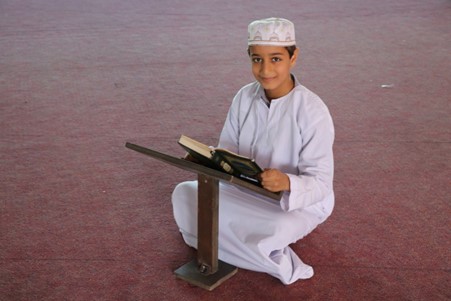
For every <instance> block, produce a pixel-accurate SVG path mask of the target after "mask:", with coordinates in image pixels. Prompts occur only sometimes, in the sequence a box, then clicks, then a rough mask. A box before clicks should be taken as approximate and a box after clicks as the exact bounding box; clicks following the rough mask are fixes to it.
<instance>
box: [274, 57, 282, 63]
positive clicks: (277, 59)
mask: <svg viewBox="0 0 451 301" xmlns="http://www.w3.org/2000/svg"><path fill="white" fill-rule="evenodd" d="M281 60H282V59H281V58H280V57H273V58H272V61H273V62H280V61H281Z"/></svg>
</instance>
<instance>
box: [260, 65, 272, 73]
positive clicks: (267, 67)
mask: <svg viewBox="0 0 451 301" xmlns="http://www.w3.org/2000/svg"><path fill="white" fill-rule="evenodd" d="M271 72H272V66H271V64H268V63H265V62H263V64H262V65H261V69H260V73H261V74H262V75H269V74H271Z"/></svg>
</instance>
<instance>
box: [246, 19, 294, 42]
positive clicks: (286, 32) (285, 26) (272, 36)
mask: <svg viewBox="0 0 451 301" xmlns="http://www.w3.org/2000/svg"><path fill="white" fill-rule="evenodd" d="M247 44H248V45H249V46H252V45H270V46H283V47H285V46H292V45H296V39H295V36H294V24H293V23H292V22H291V21H289V20H287V19H282V18H268V19H262V20H256V21H254V22H252V23H251V24H249V26H248V39H247Z"/></svg>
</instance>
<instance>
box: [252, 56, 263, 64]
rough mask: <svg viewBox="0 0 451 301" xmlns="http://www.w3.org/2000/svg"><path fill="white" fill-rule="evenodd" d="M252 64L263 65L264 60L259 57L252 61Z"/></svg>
mask: <svg viewBox="0 0 451 301" xmlns="http://www.w3.org/2000/svg"><path fill="white" fill-rule="evenodd" d="M252 62H253V63H261V62H262V59H261V58H259V57H254V58H253V59H252Z"/></svg>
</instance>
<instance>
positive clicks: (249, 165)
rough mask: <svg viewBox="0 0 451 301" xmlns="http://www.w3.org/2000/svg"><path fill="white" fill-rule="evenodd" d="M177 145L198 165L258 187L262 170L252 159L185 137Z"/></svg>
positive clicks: (181, 137)
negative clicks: (222, 172)
mask: <svg viewBox="0 0 451 301" xmlns="http://www.w3.org/2000/svg"><path fill="white" fill-rule="evenodd" d="M178 143H179V144H180V145H181V146H182V147H183V148H184V149H185V150H186V151H187V152H188V153H189V154H190V155H191V157H193V158H194V159H195V160H197V161H198V163H200V164H202V165H204V166H206V167H209V168H213V169H216V170H220V171H224V172H226V173H228V174H231V175H233V176H235V177H238V178H240V179H243V180H246V181H249V182H251V183H254V184H256V185H259V186H260V181H259V179H258V176H259V174H260V173H262V172H263V170H262V169H261V168H260V166H258V164H257V163H256V162H255V161H254V160H253V159H251V158H248V157H245V156H241V155H238V154H236V153H234V152H231V151H229V150H226V149H223V148H214V147H211V146H207V145H205V144H203V143H201V142H199V141H197V140H194V139H192V138H189V137H187V136H185V135H181V136H180V139H179V141H178Z"/></svg>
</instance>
